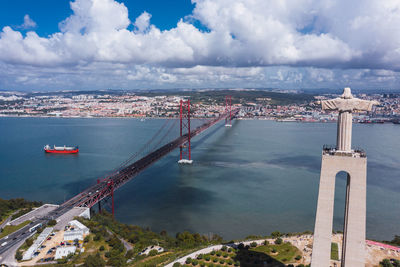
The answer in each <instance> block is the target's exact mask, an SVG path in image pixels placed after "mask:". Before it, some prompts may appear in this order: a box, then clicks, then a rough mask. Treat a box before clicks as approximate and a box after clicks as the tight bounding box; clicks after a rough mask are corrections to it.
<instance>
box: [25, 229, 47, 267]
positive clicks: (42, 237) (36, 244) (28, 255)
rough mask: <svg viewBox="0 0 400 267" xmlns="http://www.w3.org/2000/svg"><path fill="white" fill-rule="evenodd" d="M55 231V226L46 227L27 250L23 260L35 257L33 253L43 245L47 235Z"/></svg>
mask: <svg viewBox="0 0 400 267" xmlns="http://www.w3.org/2000/svg"><path fill="white" fill-rule="evenodd" d="M51 232H53V227H46V228H45V229H44V230H43V232H41V233H40V235H39V236H38V237H37V238H36V240H35V242H33V244H32V246H30V247H29V248H28V250H27V251H25V253H24V255H23V257H22V260H24V261H27V260H30V259H32V258H33V254H34V253H35V252H36V251H37V250H38V248H39V247H40V246H41V245H42V243H43V242H44V241H46V239H47V237H48V236H49V235H50V234H51Z"/></svg>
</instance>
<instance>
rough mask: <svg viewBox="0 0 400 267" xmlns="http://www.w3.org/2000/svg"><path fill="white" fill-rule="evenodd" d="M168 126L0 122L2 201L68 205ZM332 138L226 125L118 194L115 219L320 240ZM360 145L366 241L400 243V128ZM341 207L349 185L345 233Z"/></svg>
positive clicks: (339, 194)
mask: <svg viewBox="0 0 400 267" xmlns="http://www.w3.org/2000/svg"><path fill="white" fill-rule="evenodd" d="M163 123H164V120H150V119H148V120H146V121H144V122H141V121H139V120H136V119H62V118H0V147H1V149H0V197H1V198H15V197H24V198H27V199H31V200H41V201H43V202H49V203H62V202H63V201H64V200H65V199H68V198H69V197H72V196H73V195H74V194H76V193H78V192H80V191H81V190H83V189H85V188H86V187H87V186H89V185H91V184H93V183H95V181H96V178H98V177H102V176H103V175H104V174H106V173H108V172H110V171H111V170H112V169H114V168H115V167H117V166H118V165H119V164H120V163H121V162H123V161H124V160H125V159H127V158H128V157H129V156H130V155H131V154H132V153H133V152H135V151H137V150H138V149H139V148H140V147H141V146H142V145H143V144H144V143H145V142H147V141H148V139H149V137H151V136H152V135H153V134H154V133H155V132H156V131H157V130H158V129H159V128H160V126H161V125H162V124H163ZM176 128H177V127H176ZM175 133H177V130H175ZM335 135H336V124H334V123H279V122H274V121H261V120H238V121H235V122H233V126H232V127H231V128H225V127H223V124H222V123H220V124H218V125H216V126H214V127H213V128H211V129H208V130H207V131H206V132H204V133H202V134H201V135H199V136H197V137H195V138H194V139H193V151H192V157H193V160H194V164H193V165H185V166H181V165H178V164H177V159H178V151H174V152H173V153H171V154H169V155H167V156H166V157H164V158H163V159H162V160H160V161H159V162H157V163H156V164H154V165H153V166H151V167H150V168H148V169H147V170H146V171H144V172H143V173H141V174H140V175H139V176H137V177H136V178H134V179H133V180H132V181H130V182H129V183H128V184H126V185H125V186H123V187H122V188H121V189H119V190H118V191H117V192H116V194H115V206H116V209H115V212H116V218H117V219H118V220H120V221H122V222H125V223H132V224H136V225H140V226H144V227H149V228H150V229H152V230H154V231H161V230H166V231H167V232H169V233H171V234H173V233H176V232H181V231H184V230H189V231H194V232H199V233H202V234H207V235H208V234H214V233H216V234H219V235H221V236H223V237H224V238H225V239H234V238H243V237H246V236H247V235H251V234H255V235H266V234H269V233H270V232H272V231H275V230H279V231H281V232H297V231H305V230H313V227H314V218H315V210H316V204H317V203H316V201H317V194H318V182H319V172H320V166H321V148H322V146H323V145H324V144H334V143H335ZM48 143H49V144H50V145H53V144H56V145H64V144H66V145H74V144H78V145H79V147H80V152H79V155H46V154H45V153H43V146H44V145H45V144H48ZM353 144H354V147H362V148H363V149H365V150H366V152H367V155H368V186H367V190H368V192H367V237H368V238H371V239H380V240H382V239H386V240H388V239H392V237H393V236H394V235H395V234H400V153H399V152H400V126H399V125H393V124H383V125H381V124H380V125H365V124H364V125H361V124H355V125H354V127H353ZM344 197H345V178H344V176H341V175H338V177H337V179H336V193H335V200H336V202H335V218H334V229H335V230H340V229H341V228H342V227H343V223H342V221H343V212H344ZM106 206H107V205H106Z"/></svg>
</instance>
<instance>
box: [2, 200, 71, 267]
mask: <svg viewBox="0 0 400 267" xmlns="http://www.w3.org/2000/svg"><path fill="white" fill-rule="evenodd" d="M72 208H73V206H72V205H67V206H59V207H57V208H56V209H54V210H52V211H50V212H48V213H47V214H41V215H42V216H41V217H40V218H37V219H33V220H32V222H31V223H30V224H28V225H26V226H24V227H22V228H21V229H19V230H18V231H16V232H14V233H12V234H9V235H8V236H7V238H5V237H4V238H2V239H0V257H1V259H0V264H1V263H3V261H4V259H5V258H7V257H8V256H7V255H9V254H10V252H9V251H16V249H18V247H19V244H22V243H23V242H24V241H25V240H26V239H27V238H28V237H29V236H31V235H32V233H35V232H36V231H33V232H32V231H30V229H31V228H32V227H33V226H35V225H37V224H42V225H46V224H47V222H48V221H49V220H52V219H56V218H58V217H59V216H61V215H62V214H64V213H66V212H68V211H69V210H71V209H72Z"/></svg>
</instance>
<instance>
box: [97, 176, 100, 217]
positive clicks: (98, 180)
mask: <svg viewBox="0 0 400 267" xmlns="http://www.w3.org/2000/svg"><path fill="white" fill-rule="evenodd" d="M99 183H100V179H97V184H99ZM98 205H99V213H100V214H101V200H99V202H98Z"/></svg>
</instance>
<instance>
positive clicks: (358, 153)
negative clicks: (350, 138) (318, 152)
mask: <svg viewBox="0 0 400 267" xmlns="http://www.w3.org/2000/svg"><path fill="white" fill-rule="evenodd" d="M322 154H324V155H331V156H347V157H360V158H365V157H367V153H366V152H365V150H364V149H362V148H354V149H352V150H351V151H350V152H346V151H339V150H337V149H336V146H335V145H323V147H322Z"/></svg>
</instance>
